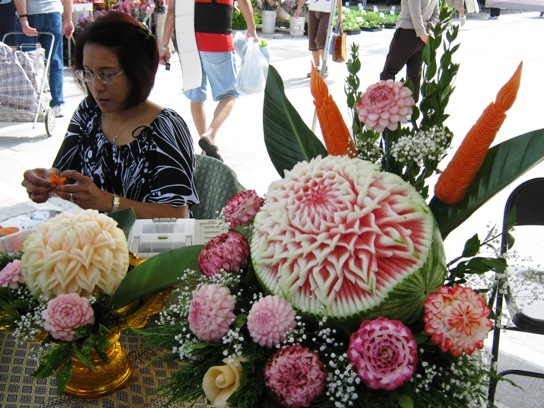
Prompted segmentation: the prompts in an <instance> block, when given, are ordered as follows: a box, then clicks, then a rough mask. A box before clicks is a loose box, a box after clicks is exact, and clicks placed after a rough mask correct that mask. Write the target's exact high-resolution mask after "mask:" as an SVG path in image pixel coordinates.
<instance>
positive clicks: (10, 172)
mask: <svg viewBox="0 0 544 408" xmlns="http://www.w3.org/2000/svg"><path fill="white" fill-rule="evenodd" d="M487 17H488V13H487V11H485V10H484V11H483V12H482V13H481V14H479V15H468V19H467V23H466V25H465V26H464V27H463V28H462V29H461V30H460V35H459V42H460V44H461V47H460V48H459V51H458V52H457V53H456V54H455V60H456V61H457V62H459V63H460V64H461V67H460V70H459V75H458V77H457V80H456V83H455V86H456V91H455V93H454V95H453V97H452V98H451V102H450V105H449V109H448V113H449V114H450V115H451V116H450V118H449V120H448V126H449V127H450V129H452V130H453V131H454V133H455V139H454V145H455V146H457V145H458V144H459V143H460V141H461V140H462V137H463V136H464V135H465V134H466V132H467V131H468V130H469V129H470V127H471V126H472V125H473V124H474V122H475V121H476V120H477V118H478V117H479V115H480V113H481V112H482V110H483V109H484V108H485V107H486V106H487V105H488V104H489V103H490V102H491V101H493V100H494V98H495V96H496V94H497V92H498V90H499V88H500V87H501V86H502V85H503V84H504V82H506V81H507V80H508V79H509V78H510V76H511V75H512V74H513V72H514V71H515V69H516V67H517V66H518V64H519V63H520V62H521V61H523V78H522V83H521V87H520V90H519V93H518V99H517V101H516V103H515V104H514V106H513V107H512V109H511V110H510V111H509V112H508V117H507V119H506V121H505V123H504V125H503V127H502V128H501V131H500V132H499V134H498V137H497V141H502V140H506V139H509V138H511V137H513V136H516V135H519V134H522V133H525V132H528V131H531V130H535V129H540V128H544V119H543V116H542V106H543V105H542V95H543V94H544V85H543V82H542V75H543V73H544V53H543V50H544V19H543V18H539V13H538V12H530V13H520V12H507V13H503V14H502V15H501V17H500V18H499V19H498V20H488V19H487ZM392 34H393V31H392V30H383V31H381V32H371V33H362V34H360V35H356V36H349V37H348V44H351V43H357V44H359V46H360V55H361V60H362V63H363V68H362V71H361V75H360V79H361V82H362V88H363V89H365V88H366V87H367V86H368V85H370V84H372V83H374V82H375V81H376V80H377V79H378V76H379V72H380V71H381V67H382V66H383V62H384V59H385V55H386V53H387V49H388V46H389V42H390V40H391V36H392ZM262 38H263V39H265V40H266V41H267V42H268V43H269V45H270V48H271V58H272V64H273V65H274V67H275V68H276V69H277V70H278V71H279V73H280V74H281V76H282V78H283V79H284V84H285V89H286V94H287V96H288V98H289V99H290V101H291V102H292V104H293V105H294V106H295V107H296V108H297V109H298V111H299V113H300V115H301V116H302V118H303V119H304V120H305V121H306V123H307V125H308V126H309V127H312V126H313V116H314V112H313V104H312V98H311V94H310V90H309V79H308V78H307V77H306V73H307V72H308V71H309V68H310V59H309V53H308V51H307V39H306V37H303V38H292V37H290V36H289V35H288V34H285V33H282V32H277V33H276V34H274V35H262ZM159 71H160V72H159V75H158V78H157V84H156V86H155V89H154V91H153V93H152V99H153V100H154V101H156V102H158V103H160V104H162V105H165V106H169V107H171V108H173V109H175V110H177V111H178V112H179V113H180V114H181V115H182V116H183V117H185V118H186V120H187V123H188V124H189V125H190V128H191V131H192V132H193V134H194V135H196V132H195V130H194V127H193V125H192V121H191V117H190V112H189V106H188V101H187V100H186V99H185V98H184V97H183V95H182V94H181V81H180V75H181V70H180V68H179V65H178V64H176V63H173V64H172V70H171V71H166V70H164V68H162V67H161V68H160V70H159ZM346 75H347V70H346V68H345V65H344V64H337V63H333V62H330V63H329V77H328V79H327V83H328V85H329V88H330V91H331V94H332V95H333V96H334V98H335V100H336V101H337V103H338V105H339V106H340V108H341V109H342V110H343V111H344V113H345V115H346V119H347V109H345V95H344V88H343V86H344V79H345V77H346ZM65 77H66V96H67V98H66V111H67V113H71V112H72V111H73V109H74V108H75V107H76V106H77V104H78V103H79V101H80V100H81V92H80V91H79V90H78V89H77V87H75V85H74V83H73V80H72V76H71V72H70V71H69V70H68V69H67V70H66V72H65ZM262 100H263V95H262V94H257V95H246V96H242V97H241V98H240V100H239V101H238V102H237V104H236V106H235V108H234V110H233V112H232V115H231V117H230V118H229V119H228V121H227V122H226V123H225V125H224V127H223V128H222V130H221V133H220V134H219V136H218V144H219V148H220V152H221V154H222V156H223V158H224V159H225V162H226V163H227V164H229V165H230V166H231V167H232V168H233V169H234V170H235V171H236V172H237V174H238V176H239V178H240V180H241V182H242V183H243V184H244V185H245V186H246V187H248V188H253V189H256V190H257V191H258V192H259V193H264V192H265V191H266V189H267V187H268V185H269V183H270V182H271V181H273V180H275V179H277V178H278V175H277V173H276V172H275V170H274V168H273V167H272V165H271V163H270V161H269V159H268V156H267V153H266V149H265V146H264V142H263V137H262V136H263V131H262ZM212 109H213V107H212V106H210V107H209V114H210V115H211V114H212V112H213V111H212ZM67 122H68V117H65V118H62V119H58V120H57V123H56V130H55V132H54V135H53V137H51V138H46V137H45V127H44V125H43V123H38V124H37V126H36V129H32V125H31V124H27V123H17V124H13V123H0V191H2V194H1V195H0V208H4V209H6V210H7V209H8V208H13V207H12V206H26V205H29V203H28V201H27V196H26V193H25V190H24V189H23V188H22V187H21V186H20V182H21V180H22V173H23V171H24V170H25V169H28V168H33V167H49V166H50V164H51V162H52V160H53V158H54V155H55V154H56V151H57V149H58V146H59V145H60V143H61V140H62V137H63V134H64V131H65V129H66V126H67ZM316 133H317V134H319V129H316ZM195 141H196V137H195ZM543 166H544V164H541V165H539V166H536V167H535V168H533V169H532V170H531V171H530V172H529V173H527V174H526V175H524V176H523V179H525V178H530V177H535V176H537V175H542V173H543V169H544V167H543ZM513 187H514V186H511V187H510V188H508V189H507V190H506V191H505V192H503V193H501V194H499V195H498V196H497V197H496V198H495V199H494V200H492V201H491V202H490V203H488V204H486V206H485V208H484V209H483V210H480V211H478V212H477V213H476V214H475V215H474V216H473V217H471V219H469V220H468V221H467V222H466V223H465V225H464V226H463V227H462V228H459V230H458V231H456V233H454V234H452V235H451V236H450V237H448V239H447V242H446V246H447V250H448V253H450V254H451V255H452V256H453V255H457V254H458V253H459V251H460V249H461V248H462V244H463V243H464V241H465V240H466V239H467V238H468V237H469V236H471V235H472V234H474V233H476V232H478V233H480V234H484V233H485V232H486V231H487V228H486V226H487V225H489V224H494V223H497V222H498V220H499V219H500V217H501V212H502V210H501V207H502V206H503V205H504V200H505V199H506V196H507V194H508V192H509V191H510V190H511V188H513ZM0 219H2V217H0ZM504 339H505V340H504V345H505V351H506V352H507V354H505V357H504V358H502V359H501V361H503V362H512V363H516V364H519V363H520V359H521V363H522V364H525V365H527V364H536V365H538V366H541V367H544V348H543V347H542V340H541V339H538V338H535V337H530V336H526V335H519V334H517V335H505V336H504ZM507 359H509V360H507ZM535 387H540V388H539V391H540V392H539V393H537V394H536V395H537V397H536V399H530V398H529V397H528V393H522V394H521V395H520V394H516V393H514V391H513V390H512V389H506V388H504V387H503V388H501V389H499V394H498V398H499V402H500V403H501V404H503V405H504V406H509V407H514V406H515V407H517V408H520V407H536V406H543V403H542V396H544V390H543V387H544V382H540V383H538V382H533V381H531V382H530V384H528V386H527V388H528V389H529V388H530V390H531V392H533V390H534V389H535Z"/></svg>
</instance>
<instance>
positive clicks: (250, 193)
mask: <svg viewBox="0 0 544 408" xmlns="http://www.w3.org/2000/svg"><path fill="white" fill-rule="evenodd" d="M263 203H264V199H263V198H262V197H259V195H258V194H257V192H256V191H255V190H247V191H241V192H239V193H238V194H236V195H235V196H234V197H232V198H231V199H230V201H229V202H228V203H227V205H226V206H225V208H224V209H223V212H222V216H223V218H224V220H225V222H226V223H227V225H228V226H229V227H230V228H236V227H237V226H240V225H244V224H247V223H248V222H250V221H251V220H252V219H253V217H255V215H256V214H257V212H258V211H259V210H260V208H261V207H262V205H263Z"/></svg>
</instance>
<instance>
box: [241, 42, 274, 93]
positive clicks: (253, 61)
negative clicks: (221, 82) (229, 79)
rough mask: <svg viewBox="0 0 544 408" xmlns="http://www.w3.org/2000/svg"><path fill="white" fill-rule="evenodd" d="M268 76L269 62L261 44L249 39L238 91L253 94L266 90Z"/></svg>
mask: <svg viewBox="0 0 544 408" xmlns="http://www.w3.org/2000/svg"><path fill="white" fill-rule="evenodd" d="M267 75H268V61H267V59H266V57H265V56H264V55H263V53H262V52H261V50H260V47H259V44H258V43H256V42H255V41H253V39H249V41H248V42H247V47H246V50H245V54H244V59H243V60H242V66H241V68H240V72H239V74H238V91H239V92H240V93H245V94H251V93H257V92H261V91H263V90H264V87H265V86H266V76H267Z"/></svg>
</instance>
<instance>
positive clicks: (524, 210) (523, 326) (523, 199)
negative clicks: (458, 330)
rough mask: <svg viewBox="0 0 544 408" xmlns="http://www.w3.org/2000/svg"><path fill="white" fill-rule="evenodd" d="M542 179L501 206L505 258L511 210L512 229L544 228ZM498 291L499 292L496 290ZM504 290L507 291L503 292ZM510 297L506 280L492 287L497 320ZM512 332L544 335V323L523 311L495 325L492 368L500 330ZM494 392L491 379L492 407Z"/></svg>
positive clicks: (521, 372)
mask: <svg viewBox="0 0 544 408" xmlns="http://www.w3.org/2000/svg"><path fill="white" fill-rule="evenodd" d="M543 203H544V178H534V179H530V180H528V181H525V182H524V183H522V184H521V185H519V186H518V187H517V188H515V189H514V191H512V193H511V194H510V196H509V197H508V199H507V201H506V204H505V206H504V215H503V227H502V232H503V233H502V238H501V253H502V254H503V255H506V253H507V251H508V250H509V249H510V248H509V246H511V241H510V239H509V234H508V232H507V229H508V225H507V218H508V216H509V214H510V213H511V211H512V210H513V209H515V210H516V213H515V214H516V217H515V220H514V221H513V226H539V225H540V226H544V211H543V209H542V208H543ZM499 288H501V290H498V289H499ZM504 289H507V290H504ZM513 300H514V299H513V296H512V293H511V291H510V286H509V285H508V281H507V278H505V277H501V278H500V279H499V282H498V284H497V285H496V286H495V288H494V290H493V292H492V295H491V299H490V307H491V308H492V309H493V311H494V312H495V314H496V316H497V319H499V318H500V316H501V313H502V310H503V307H508V303H509V302H512V301H513ZM504 329H506V330H515V331H519V332H527V333H534V334H541V335H544V320H541V319H538V318H535V317H531V316H528V315H527V314H525V313H524V312H523V311H520V312H517V313H515V314H514V315H513V316H512V325H511V326H508V327H501V325H497V324H496V325H495V328H494V329H493V343H492V348H491V362H492V364H493V365H494V366H495V365H496V363H497V361H498V358H499V342H500V335H501V330H504ZM498 374H499V375H500V376H507V375H518V376H525V377H533V378H540V379H544V371H542V372H536V371H527V370H520V369H507V370H502V371H501V372H499V373H498ZM496 390H497V379H495V378H491V379H490V384H489V394H488V402H489V406H490V407H491V406H493V404H494V402H495V392H496Z"/></svg>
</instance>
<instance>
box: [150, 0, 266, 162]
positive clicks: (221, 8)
mask: <svg viewBox="0 0 544 408" xmlns="http://www.w3.org/2000/svg"><path fill="white" fill-rule="evenodd" d="M185 1H187V0H185ZM238 7H239V8H240V11H241V12H242V16H243V17H244V20H245V22H246V24H247V31H246V36H247V37H252V38H253V40H254V41H255V42H257V41H258V40H259V38H258V36H257V28H256V26H255V21H254V18H253V8H252V6H251V2H250V0H238ZM232 12H233V0H215V1H212V2H210V1H209V0H208V1H205V0H195V8H194V32H195V36H196V44H197V48H198V54H199V56H200V62H201V67H202V82H201V84H200V86H198V87H196V88H193V89H185V90H184V91H183V93H184V95H185V96H186V97H187V98H188V99H189V100H190V101H191V115H192V117H193V122H194V124H195V127H196V130H197V132H198V135H199V136H200V139H199V141H198V145H199V146H200V147H201V148H202V150H203V151H204V153H205V154H206V156H210V157H213V158H216V159H218V160H223V159H222V157H221V156H220V154H219V148H218V147H217V145H216V137H217V132H218V131H219V129H220V128H221V126H222V125H223V123H224V122H225V120H226V119H227V118H228V116H229V115H230V113H231V111H232V108H233V107H234V103H235V101H236V99H237V98H238V97H239V96H240V94H239V92H238V90H237V82H238V78H237V70H236V61H235V52H234V46H233V43H232V39H233V37H232ZM175 18H176V3H175V0H170V1H169V3H168V11H167V14H166V20H165V22H164V31H163V35H162V44H161V47H160V61H161V64H166V63H168V61H169V60H170V57H171V51H170V47H169V44H170V40H171V39H172V34H173V33H174V27H175ZM185 34H186V33H185ZM181 41H184V38H177V42H178V47H179V42H181ZM182 69H183V62H182ZM208 82H209V85H210V88H211V91H212V97H213V100H214V101H215V102H217V106H216V108H215V111H214V114H213V118H212V120H211V122H210V123H209V124H208V121H207V118H206V111H205V106H204V102H205V101H206V98H207V89H208V88H207V85H208Z"/></svg>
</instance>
